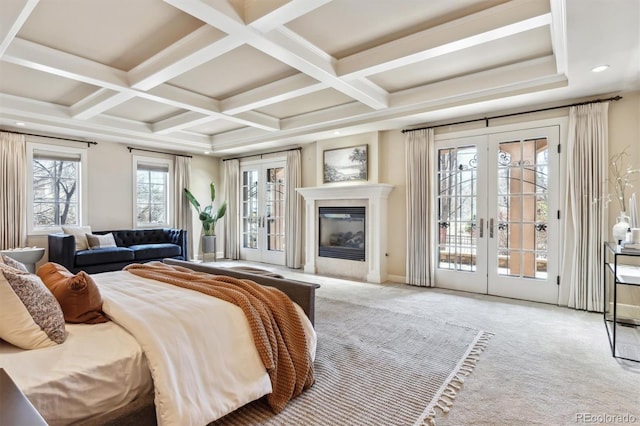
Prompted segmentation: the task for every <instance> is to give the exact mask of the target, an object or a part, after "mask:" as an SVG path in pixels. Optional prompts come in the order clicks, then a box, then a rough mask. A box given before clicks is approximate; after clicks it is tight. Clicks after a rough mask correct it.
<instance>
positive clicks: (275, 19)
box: [245, 0, 332, 33]
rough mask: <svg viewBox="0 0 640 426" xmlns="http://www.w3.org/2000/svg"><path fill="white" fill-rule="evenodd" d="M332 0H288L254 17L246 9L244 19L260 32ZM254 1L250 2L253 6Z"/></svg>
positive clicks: (280, 24) (273, 27)
mask: <svg viewBox="0 0 640 426" xmlns="http://www.w3.org/2000/svg"><path fill="white" fill-rule="evenodd" d="M331 1H332V0H289V1H288V2H287V3H286V4H284V5H282V6H280V7H278V8H276V9H275V10H272V11H271V12H269V13H267V14H264V15H262V16H260V17H258V18H256V19H252V16H251V11H247V12H246V14H245V15H248V16H246V17H245V21H246V23H247V24H249V25H250V26H252V27H253V28H255V29H257V30H258V31H260V32H262V33H266V32H268V31H271V30H273V29H275V28H277V27H280V26H282V25H285V24H286V23H288V22H291V21H293V20H294V19H297V18H299V17H301V16H304V15H306V14H307V13H309V12H311V11H313V10H315V9H317V8H319V7H320V6H323V5H325V4H327V3H329V2H331ZM255 4H256V3H252V4H251V5H252V6H254V5H255Z"/></svg>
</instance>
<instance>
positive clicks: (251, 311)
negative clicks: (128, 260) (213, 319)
mask: <svg viewBox="0 0 640 426" xmlns="http://www.w3.org/2000/svg"><path fill="white" fill-rule="evenodd" d="M124 270H126V271H128V272H130V273H132V274H135V275H138V276H141V277H144V278H150V279H153V280H157V281H162V282H165V283H168V284H173V285H176V286H178V287H183V288H188V289H190V290H196V291H199V292H201V293H204V294H208V295H210V296H214V297H217V298H219V299H222V300H224V301H227V302H229V303H233V304H234V305H236V306H238V307H240V308H241V309H242V311H243V312H244V314H245V316H246V317H247V320H248V321H249V325H250V327H251V333H252V335H253V341H254V343H255V345H256V348H257V349H258V353H259V354H260V358H261V359H262V363H263V364H264V366H265V368H266V370H267V373H268V374H269V378H270V380H271V387H272V388H273V391H272V393H270V394H269V395H267V401H268V403H269V405H270V406H271V408H272V409H273V411H274V412H275V413H279V412H280V411H282V409H283V408H284V407H285V405H286V404H287V402H289V401H290V400H291V399H293V398H295V397H296V396H298V395H300V394H301V393H302V391H303V390H304V389H307V388H308V387H310V386H311V385H312V384H313V382H314V372H313V363H312V362H311V357H310V355H309V348H308V347H307V340H306V337H305V332H304V328H303V326H302V321H301V320H300V317H299V316H298V311H297V310H296V307H295V305H294V303H293V302H292V301H291V299H289V297H288V296H287V295H286V294H284V293H283V292H282V291H280V290H278V289H276V288H273V287H267V286H261V285H259V284H257V283H255V282H254V281H251V280H240V279H237V278H233V277H227V276H224V275H211V274H207V273H204V272H197V271H193V270H191V269H188V268H184V267H181V266H174V265H166V264H164V263H161V262H149V263H145V264H131V265H129V266H127V267H125V268H124Z"/></svg>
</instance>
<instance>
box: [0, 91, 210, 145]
mask: <svg viewBox="0 0 640 426" xmlns="http://www.w3.org/2000/svg"><path fill="white" fill-rule="evenodd" d="M0 115H2V116H14V115H15V116H16V117H20V119H21V120H22V121H25V122H27V123H28V124H29V125H33V126H34V127H38V126H47V127H49V128H50V129H51V130H52V131H55V129H63V130H64V131H65V132H69V131H71V132H74V133H77V132H75V130H77V131H82V132H89V133H90V134H91V136H92V137H93V138H96V137H104V138H113V139H115V140H126V141H130V142H132V143H136V142H138V143H144V142H148V143H149V144H155V146H156V147H157V146H158V144H161V145H162V144H165V145H166V146H167V147H168V148H172V149H177V150H179V149H180V147H181V146H184V147H189V148H193V149H198V150H208V149H210V147H211V143H210V138H209V137H208V136H200V135H195V134H192V133H187V132H185V133H173V134H170V135H157V134H155V133H153V132H152V130H151V126H149V125H148V124H146V123H141V122H138V121H133V120H126V119H123V118H119V117H113V116H108V115H104V114H103V115H101V116H100V117H96V118H93V119H91V120H84V121H78V120H75V119H73V118H71V114H70V112H69V107H65V106H62V105H56V104H51V103H48V102H41V101H35V100H33V99H26V98H21V97H19V96H12V95H5V94H0Z"/></svg>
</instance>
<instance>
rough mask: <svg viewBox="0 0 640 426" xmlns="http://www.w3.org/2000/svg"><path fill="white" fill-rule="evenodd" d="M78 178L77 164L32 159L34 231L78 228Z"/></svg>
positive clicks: (76, 162) (55, 160) (78, 164)
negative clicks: (62, 226)
mask: <svg viewBox="0 0 640 426" xmlns="http://www.w3.org/2000/svg"><path fill="white" fill-rule="evenodd" d="M79 174H80V162H79V161H68V160H58V159H46V158H38V159H35V158H34V160H33V225H34V227H47V226H56V225H77V224H78V195H77V192H78V179H79Z"/></svg>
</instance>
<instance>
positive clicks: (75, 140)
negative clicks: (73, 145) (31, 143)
mask: <svg viewBox="0 0 640 426" xmlns="http://www.w3.org/2000/svg"><path fill="white" fill-rule="evenodd" d="M2 131H3V132H7V133H15V134H17V135H26V136H38V137H40V138H49V139H59V140H62V141H69V142H78V143H86V144H87V147H88V148H91V145H98V142H94V141H83V140H80V139H71V138H61V137H59V136H47V135H38V134H35V133H25V132H16V131H14V130H2Z"/></svg>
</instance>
